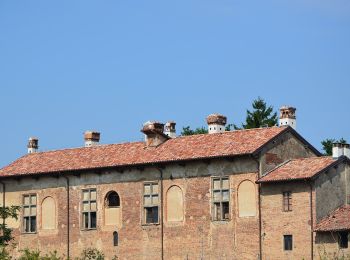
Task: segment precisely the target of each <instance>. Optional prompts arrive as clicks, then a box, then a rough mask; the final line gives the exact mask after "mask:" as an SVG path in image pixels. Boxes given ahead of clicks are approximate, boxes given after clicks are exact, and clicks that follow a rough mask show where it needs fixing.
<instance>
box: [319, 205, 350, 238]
mask: <svg viewBox="0 0 350 260" xmlns="http://www.w3.org/2000/svg"><path fill="white" fill-rule="evenodd" d="M342 230H350V205H344V206H342V207H339V208H337V209H336V210H334V211H333V212H332V213H331V214H329V215H328V216H327V217H325V218H323V219H321V221H320V222H319V223H318V224H317V225H316V227H315V231H321V232H322V231H342Z"/></svg>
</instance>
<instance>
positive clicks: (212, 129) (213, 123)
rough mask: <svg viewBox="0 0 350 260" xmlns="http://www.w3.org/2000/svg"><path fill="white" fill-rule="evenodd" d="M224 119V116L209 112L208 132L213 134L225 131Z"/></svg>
mask: <svg viewBox="0 0 350 260" xmlns="http://www.w3.org/2000/svg"><path fill="white" fill-rule="evenodd" d="M226 121H227V118H226V116H223V115H220V114H211V115H209V116H207V123H208V133H209V134H215V133H223V132H225V125H226Z"/></svg>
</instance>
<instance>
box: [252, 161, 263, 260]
mask: <svg viewBox="0 0 350 260" xmlns="http://www.w3.org/2000/svg"><path fill="white" fill-rule="evenodd" d="M253 159H254V160H255V161H256V162H257V165H258V179H259V178H260V168H261V167H260V160H259V159H257V158H254V157H253ZM258 196H259V198H258V212H259V259H260V260H262V217H261V183H259V186H258Z"/></svg>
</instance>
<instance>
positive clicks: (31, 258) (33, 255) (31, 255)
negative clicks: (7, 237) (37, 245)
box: [18, 248, 42, 260]
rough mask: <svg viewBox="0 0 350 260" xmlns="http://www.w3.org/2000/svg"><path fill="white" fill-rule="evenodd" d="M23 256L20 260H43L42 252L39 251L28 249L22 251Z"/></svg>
mask: <svg viewBox="0 0 350 260" xmlns="http://www.w3.org/2000/svg"><path fill="white" fill-rule="evenodd" d="M21 253H22V255H21V256H20V257H19V258H18V260H41V259H42V258H41V257H40V251H38V250H30V249H28V248H26V249H24V250H22V251H21Z"/></svg>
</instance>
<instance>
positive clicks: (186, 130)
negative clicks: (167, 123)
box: [181, 126, 208, 136]
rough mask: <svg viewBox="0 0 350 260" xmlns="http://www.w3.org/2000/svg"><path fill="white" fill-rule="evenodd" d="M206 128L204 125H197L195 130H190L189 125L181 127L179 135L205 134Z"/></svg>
mask: <svg viewBox="0 0 350 260" xmlns="http://www.w3.org/2000/svg"><path fill="white" fill-rule="evenodd" d="M207 133H208V129H206V128H205V127H203V126H202V127H197V128H196V129H195V130H192V129H191V128H190V127H189V126H186V127H183V128H182V132H181V135H182V136H184V135H198V134H207Z"/></svg>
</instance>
